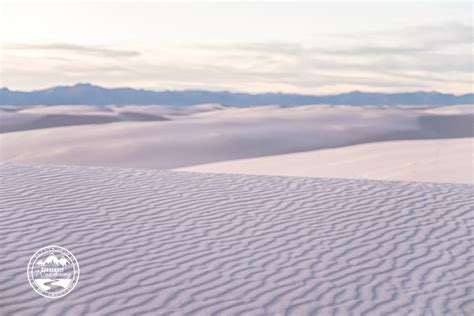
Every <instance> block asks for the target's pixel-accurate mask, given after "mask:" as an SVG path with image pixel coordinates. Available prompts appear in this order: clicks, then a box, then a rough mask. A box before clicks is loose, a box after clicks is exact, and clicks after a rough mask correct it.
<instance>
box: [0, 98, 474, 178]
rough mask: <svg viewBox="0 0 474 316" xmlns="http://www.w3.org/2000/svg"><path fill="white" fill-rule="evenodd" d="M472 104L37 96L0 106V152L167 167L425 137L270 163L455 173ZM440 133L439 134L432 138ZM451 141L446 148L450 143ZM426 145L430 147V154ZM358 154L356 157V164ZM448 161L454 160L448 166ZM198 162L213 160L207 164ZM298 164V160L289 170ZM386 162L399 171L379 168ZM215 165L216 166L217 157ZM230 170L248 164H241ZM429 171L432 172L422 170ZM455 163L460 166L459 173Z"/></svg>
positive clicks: (17, 157)
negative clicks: (73, 100) (47, 100)
mask: <svg viewBox="0 0 474 316" xmlns="http://www.w3.org/2000/svg"><path fill="white" fill-rule="evenodd" d="M473 109H474V107H472V106H447V107H402V106H400V107H394V106H390V107H388V106H382V107H379V106H366V107H355V106H327V105H326V106H324V105H310V106H301V107H279V106H265V107H249V108H234V107H223V106H220V105H213V104H208V105H200V106H191V107H173V106H123V107H117V106H107V107H104V106H52V107H51V106H50V107H47V106H38V107H28V108H23V109H16V110H15V109H13V110H12V109H11V108H8V107H7V108H4V109H3V110H1V111H0V114H1V116H0V119H1V122H2V124H0V126H1V129H2V130H3V131H10V132H6V133H1V134H0V142H1V151H0V159H1V160H2V161H12V162H24V163H48V164H74V165H91V166H94V165H95V166H113V167H130V168H150V169H174V168H183V167H190V166H195V165H200V164H209V163H215V162H223V161H229V160H236V159H247V158H255V157H264V156H271V155H283V154H292V153H297V152H307V151H314V150H321V149H329V148H337V147H343V146H352V145H356V144H367V143H376V142H382V141H399V140H433V141H432V142H418V143H414V142H410V143H386V144H384V145H374V146H373V147H370V146H369V147H355V149H351V148H348V149H347V151H344V150H342V149H341V151H337V153H339V154H331V155H329V156H327V155H326V154H324V153H321V155H322V156H320V154H319V153H318V152H316V153H314V154H310V153H308V155H307V157H316V156H317V157H321V158H320V159H321V160H319V164H318V165H315V164H314V163H311V161H313V162H314V161H315V160H314V158H311V159H309V160H307V161H306V160H305V161H306V163H304V164H301V165H296V164H294V163H292V162H291V161H287V160H285V159H283V160H281V161H280V160H272V161H274V163H273V164H272V165H274V166H275V168H276V169H278V171H277V174H281V175H283V174H285V175H294V176H296V175H305V174H308V175H312V176H331V175H334V176H338V177H339V176H343V175H344V174H345V173H341V172H342V171H341V170H347V171H348V172H349V173H348V174H347V175H348V176H350V177H353V176H354V174H360V173H362V174H366V175H367V174H368V175H371V176H370V177H372V176H375V178H376V179H378V178H380V177H382V178H381V179H409V180H413V181H416V180H421V181H423V179H425V180H427V181H438V180H443V181H444V180H446V181H447V182H457V181H459V180H461V181H462V182H464V180H465V179H466V176H467V174H469V171H470V170H472V169H471V168H468V167H469V165H470V162H469V161H468V159H470V157H471V156H470V155H469V151H470V149H471V150H472V146H471V145H470V143H469V142H468V141H460V140H455V139H459V138H471V137H474V131H473V126H474V112H473ZM106 123H107V124H106ZM83 124H86V125H83ZM64 125H74V126H64ZM52 126H55V127H54V128H53V127H52ZM443 139H444V140H446V141H434V140H443ZM448 139H452V140H453V142H450V141H448ZM403 144H411V145H407V146H405V145H403ZM459 144H463V145H462V146H460V145H459ZM463 146H464V147H463ZM357 148H365V149H364V150H358V149H357ZM451 150H455V151H454V152H452V153H450V151H451ZM355 153H357V155H359V154H360V155H362V156H361V157H359V158H360V159H359V158H358V159H354V160H352V162H350V161H351V160H350V159H349V160H348V159H347V155H348V154H349V155H354V154H355ZM440 153H441V154H440ZM434 154H436V155H437V156H436V157H433V155H434ZM423 155H426V157H423ZM440 155H441V156H440ZM293 157H303V156H302V155H300V156H288V158H289V159H290V158H291V159H293ZM325 157H326V158H325ZM363 157H365V158H363ZM370 157H373V158H370ZM451 158H453V159H454V160H453V159H451ZM275 159H280V158H275ZM332 159H336V160H338V161H344V162H345V163H347V168H348V169H338V168H335V169H334V168H333V169H332V167H331V166H334V164H332V162H331V160H332ZM362 160H363V161H362ZM264 161H267V160H266V159H265V160H262V162H264ZM278 161H279V162H278ZM357 161H361V162H360V163H361V164H360V165H358V163H357ZM300 162H301V161H300ZM425 162H429V163H425ZM279 163H282V164H283V165H282V167H281V168H279V167H276V165H278V164H279ZM447 163H449V165H450V166H452V167H454V166H457V167H455V168H454V169H450V167H448V166H447V165H446V164H447ZM364 164H365V165H364ZM371 164H374V166H379V167H380V168H381V169H377V170H379V171H382V170H383V171H384V172H386V176H384V175H382V174H380V172H379V171H375V169H374V170H373V171H374V172H362V171H363V170H366V169H367V168H369V165H371ZM416 164H421V165H422V166H420V167H419V170H423V168H427V167H428V166H431V167H433V168H434V169H433V171H430V170H431V169H426V170H425V171H426V172H421V171H420V172H414V171H413V170H414V169H413V168H415V165H416ZM237 165H239V166H242V165H241V164H239V163H237V164H235V165H227V164H226V165H221V166H232V167H231V169H233V168H234V167H233V166H237ZM248 166H250V165H248ZM256 166H260V164H259V163H257V164H256ZM269 166H270V165H268V166H262V167H261V168H260V167H259V170H255V172H257V171H258V172H257V173H263V174H274V173H273V171H271V170H270V169H271V168H270V167H269ZM410 166H411V167H410ZM326 167H327V168H326ZM205 168H206V170H209V171H212V170H214V169H213V167H211V169H207V168H208V167H205ZM298 168H300V169H301V170H300V171H295V170H296V169H298ZM392 168H393V169H394V170H399V171H400V172H401V173H400V174H397V172H395V171H394V172H388V171H389V170H390V169H392ZM417 168H418V167H417ZM251 169H252V168H250V169H248V170H251ZM308 169H311V170H312V171H308ZM193 170H197V169H193ZM215 170H216V171H217V170H219V171H223V170H222V168H220V167H218V168H217V169H215ZM234 170H242V172H244V173H247V172H248V170H247V169H246V168H243V169H240V167H239V168H237V169H234ZM246 170H247V171H246ZM264 170H266V171H264ZM302 170H306V171H305V172H303V171H302ZM330 170H336V171H337V173H334V174H333V173H331V172H330ZM293 171H295V172H293ZM319 171H324V172H322V173H320V172H319ZM326 171H327V172H326ZM340 171H341V172H340ZM441 171H442V172H443V173H444V174H452V177H444V176H442V175H441ZM430 172H435V173H439V175H433V176H430V177H428V176H427V175H428V174H429V173H430ZM250 173H254V172H250ZM462 173H464V174H465V176H462V177H461V178H460V177H459V175H460V174H462ZM403 174H404V175H403ZM399 176H401V178H399ZM463 179H464V180H463ZM451 180H452V181H451Z"/></svg>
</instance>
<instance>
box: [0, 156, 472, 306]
mask: <svg viewBox="0 0 474 316" xmlns="http://www.w3.org/2000/svg"><path fill="white" fill-rule="evenodd" d="M0 171H1V174H2V183H1V184H2V187H1V190H0V194H1V196H0V201H1V204H0V205H1V212H0V227H1V232H2V233H1V235H0V266H1V267H2V268H1V269H0V280H1V282H0V314H1V315H6V314H16V315H33V314H40V313H43V314H49V315H54V314H61V315H64V314H94V315H106V314H108V315H110V314H115V315H117V314H121V315H131V314H150V315H151V314H153V315H156V314H171V315H183V314H189V315H212V314H216V315H223V314H225V315H234V314H247V315H275V314H280V315H315V314H318V315H331V314H336V315H349V314H351V315H387V314H391V315H472V313H473V312H474V292H473V291H472V286H473V284H474V266H473V265H472V248H473V246H474V244H473V240H472V234H473V221H472V204H473V202H474V197H473V195H472V186H470V185H461V184H430V183H403V182H377V181H362V180H335V179H310V178H285V177H270V176H248V175H218V174H200V173H185V172H170V171H152V170H132V169H113V168H98V167H95V168H94V167H72V166H69V167H66V166H48V167H45V166H40V165H37V166H26V165H25V166H22V165H16V164H3V165H2V167H1V170H0ZM50 244H57V245H61V246H63V247H66V248H67V249H69V250H70V251H72V252H73V253H74V254H75V255H76V257H77V259H78V261H79V264H80V265H81V279H80V280H79V283H78V285H77V286H76V288H75V289H74V290H73V292H72V293H70V294H69V295H67V296H66V297H64V298H61V299H57V300H51V299H45V298H43V297H41V296H39V295H38V294H36V293H35V292H34V291H33V290H32V289H31V288H30V286H29V284H28V281H27V278H26V266H27V263H28V260H29V258H30V256H31V255H32V254H33V253H34V252H35V251H36V250H38V249H39V248H41V247H43V246H47V245H50Z"/></svg>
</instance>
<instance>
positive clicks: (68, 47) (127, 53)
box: [4, 43, 140, 57]
mask: <svg viewBox="0 0 474 316" xmlns="http://www.w3.org/2000/svg"><path fill="white" fill-rule="evenodd" d="M4 48H6V49H11V50H30V51H31V50H33V51H34V50H36V51H38V50H40V51H55V52H71V53H76V54H84V55H92V56H98V57H135V56H140V52H138V51H133V50H121V49H112V48H106V47H99V46H88V45H77V44H67V43H50V44H5V45H4Z"/></svg>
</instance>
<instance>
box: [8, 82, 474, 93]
mask: <svg viewBox="0 0 474 316" xmlns="http://www.w3.org/2000/svg"><path fill="white" fill-rule="evenodd" d="M76 86H91V87H98V88H102V89H107V90H114V89H132V90H137V91H139V90H141V91H150V92H156V93H160V92H192V91H196V92H211V93H234V94H247V95H261V94H282V95H298V96H336V95H341V94H350V93H366V94H386V95H393V94H402V93H436V94H444V95H453V96H466V95H472V94H473V92H472V91H470V92H464V93H460V94H456V93H451V92H439V91H437V90H416V91H398V92H381V91H362V90H349V91H346V92H339V93H322V94H316V93H315V94H306V93H297V92H281V91H273V92H270V91H266V92H246V91H231V90H211V89H209V90H207V89H163V90H153V89H147V88H133V87H127V86H122V87H106V86H102V85H98V84H94V83H91V82H77V83H75V84H70V85H61V84H59V85H55V86H50V87H48V88H40V89H32V90H12V89H10V88H8V87H7V86H3V87H0V91H1V90H8V91H11V92H23V93H32V92H38V91H44V90H49V89H54V88H72V87H76Z"/></svg>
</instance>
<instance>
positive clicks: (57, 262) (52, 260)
mask: <svg viewBox="0 0 474 316" xmlns="http://www.w3.org/2000/svg"><path fill="white" fill-rule="evenodd" d="M36 264H37V265H40V266H45V265H54V266H57V267H58V266H61V267H64V266H65V265H67V264H69V261H67V259H66V258H65V257H61V258H60V259H58V257H56V256H55V255H54V254H53V253H51V254H50V255H49V256H48V257H47V258H46V259H45V260H44V261H42V260H38V262H36Z"/></svg>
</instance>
